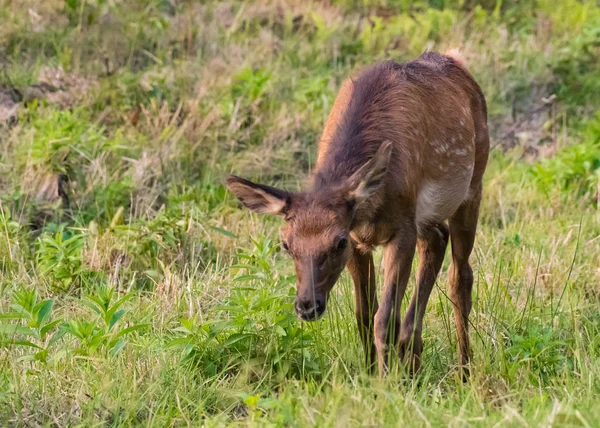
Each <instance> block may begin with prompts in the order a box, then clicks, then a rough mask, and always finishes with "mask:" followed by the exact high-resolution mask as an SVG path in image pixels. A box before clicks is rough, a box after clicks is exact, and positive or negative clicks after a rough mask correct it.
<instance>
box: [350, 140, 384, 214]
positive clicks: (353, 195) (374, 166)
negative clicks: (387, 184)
mask: <svg viewBox="0 0 600 428" xmlns="http://www.w3.org/2000/svg"><path fill="white" fill-rule="evenodd" d="M391 153H392V143H391V142H389V141H384V142H383V144H381V146H379V149H378V150H377V152H376V153H375V156H373V158H372V159H371V160H369V161H368V162H367V163H365V164H364V165H363V166H361V167H360V168H359V169H358V171H356V172H355V173H354V174H352V177H350V178H349V179H348V196H349V199H350V200H351V201H353V202H354V204H356V205H357V204H360V203H361V202H362V201H364V200H365V199H367V198H368V197H370V196H371V195H372V194H373V193H375V192H376V191H377V189H379V186H380V185H381V182H382V181H383V177H384V176H385V173H386V172H387V167H388V164H389V161H390V155H391Z"/></svg>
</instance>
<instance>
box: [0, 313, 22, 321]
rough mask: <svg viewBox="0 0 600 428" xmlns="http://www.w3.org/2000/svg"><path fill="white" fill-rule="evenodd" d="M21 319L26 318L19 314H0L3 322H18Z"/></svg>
mask: <svg viewBox="0 0 600 428" xmlns="http://www.w3.org/2000/svg"><path fill="white" fill-rule="evenodd" d="M23 318H27V316H26V315H24V314H23V313H21V312H6V313H4V314H0V319H4V320H18V319H23Z"/></svg>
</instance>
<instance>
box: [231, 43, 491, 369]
mask: <svg viewBox="0 0 600 428" xmlns="http://www.w3.org/2000/svg"><path fill="white" fill-rule="evenodd" d="M488 152H489V139H488V131H487V109H486V102H485V98H484V96H483V93H482V91H481V89H480V87H479V85H478V84H477V83H476V82H475V80H474V79H473V77H472V76H471V74H470V73H469V72H468V71H467V70H466V68H465V66H464V64H463V63H462V61H461V60H460V58H459V57H458V56H457V55H456V54H453V53H450V54H448V55H441V54H439V53H435V52H428V53H425V54H423V55H422V56H420V57H419V58H418V59H417V60H415V61H411V62H409V63H406V64H397V63H395V62H391V61H389V62H383V63H380V64H377V65H374V66H372V67H370V68H367V69H366V70H364V71H363V72H361V73H359V74H358V75H357V76H355V77H353V78H350V79H348V80H347V81H345V82H344V83H343V85H342V88H341V90H340V93H339V95H338V97H337V99H336V101H335V103H334V106H333V109H332V111H331V113H330V115H329V118H328V119H327V123H326V124H325V129H324V131H323V135H322V137H321V140H320V143H319V151H318V156H317V162H316V166H315V169H314V172H313V174H312V177H311V180H310V183H309V186H308V187H307V189H306V190H305V191H303V192H298V193H291V192H287V191H285V190H280V189H277V188H274V187H271V186H266V185H261V184H256V183H253V182H250V181H248V180H245V179H243V178H239V177H235V176H230V177H229V178H228V180H227V184H228V186H229V189H230V190H231V191H232V192H233V194H234V195H235V196H236V197H237V198H238V199H239V200H240V201H241V202H242V203H243V204H244V205H246V206H247V207H248V208H250V209H252V210H254V211H257V212H259V213H266V214H277V215H281V216H283V217H284V218H285V221H286V225H285V227H284V228H283V229H282V245H283V247H284V248H285V250H286V251H287V252H288V253H289V254H290V255H291V256H292V258H293V260H294V264H295V268H296V274H297V278H298V283H297V294H296V301H295V309H296V312H297V314H298V316H299V317H300V318H302V319H303V320H306V321H312V320H316V319H318V318H319V317H320V316H321V315H322V314H323V312H324V311H325V308H326V306H327V301H328V300H329V298H330V295H331V290H332V288H333V286H334V285H335V283H336V281H337V279H338V278H339V276H340V274H341V272H342V270H343V269H344V267H345V266H347V267H348V270H349V272H350V275H351V276H352V279H353V281H354V285H355V299H356V318H357V321H358V328H359V333H360V336H361V340H362V342H363V345H364V348H365V354H366V360H367V364H368V365H369V367H370V368H374V367H375V366H376V365H377V366H378V368H379V373H380V375H383V374H385V373H386V372H387V371H388V367H389V359H390V357H391V354H392V350H393V351H394V352H397V353H398V355H399V356H400V358H401V359H402V360H404V361H405V363H406V364H408V367H409V370H411V371H414V370H417V369H418V368H419V366H420V364H421V353H422V350H423V344H422V339H421V337H422V335H421V333H422V327H423V316H424V314H425V309H426V305H427V301H428V299H429V296H430V294H431V290H432V288H433V285H434V283H435V280H436V277H437V275H438V273H439V271H440V268H441V266H442V262H443V259H444V254H445V251H446V246H447V244H448V241H449V240H450V241H451V242H452V263H451V266H450V269H449V272H448V277H449V285H450V292H449V296H450V299H451V301H452V304H453V307H454V317H455V323H456V328H457V335H458V355H459V365H460V367H461V369H462V373H463V375H464V376H466V375H468V362H469V355H470V349H469V337H468V327H469V325H468V324H469V312H470V311H471V305H472V297H471V295H472V288H473V273H472V270H471V266H470V265H469V256H470V254H471V250H472V249H473V241H474V239H475V230H476V228H477V220H478V215H479V203H480V200H481V191H482V177H483V174H484V171H485V168H486V164H487V159H488ZM379 245H381V246H383V247H384V257H383V259H384V281H383V282H384V284H383V290H382V293H381V298H380V303H378V299H377V293H376V287H375V267H374V265H373V257H372V251H373V249H374V248H375V247H376V246H379ZM415 250H416V252H418V256H419V264H418V270H417V274H416V278H417V281H416V289H415V290H414V293H413V296H412V299H411V301H410V304H409V307H408V310H407V313H406V315H405V316H404V319H403V320H402V319H401V316H400V306H401V301H402V299H403V297H404V293H405V290H406V285H407V282H408V279H409V276H410V270H411V264H412V260H413V257H414V254H415Z"/></svg>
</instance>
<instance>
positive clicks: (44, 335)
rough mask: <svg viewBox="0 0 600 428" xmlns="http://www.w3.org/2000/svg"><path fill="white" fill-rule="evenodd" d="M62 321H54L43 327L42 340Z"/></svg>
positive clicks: (41, 331) (41, 330)
mask: <svg viewBox="0 0 600 428" xmlns="http://www.w3.org/2000/svg"><path fill="white" fill-rule="evenodd" d="M61 321H62V320H54V321H52V322H49V323H48V324H46V325H45V326H43V327H42V328H41V329H40V337H41V338H42V340H44V339H45V337H46V334H48V332H49V331H50V330H52V329H53V328H54V326H56V325H57V324H58V323H60V322H61Z"/></svg>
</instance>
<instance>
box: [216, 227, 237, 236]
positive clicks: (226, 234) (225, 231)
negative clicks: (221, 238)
mask: <svg viewBox="0 0 600 428" xmlns="http://www.w3.org/2000/svg"><path fill="white" fill-rule="evenodd" d="M209 227H210V228H211V229H212V230H214V231H215V232H219V233H221V234H223V235H225V236H227V237H229V238H236V239H237V238H238V236H237V235H236V234H235V233H231V232H230V231H228V230H225V229H223V228H220V227H217V226H209Z"/></svg>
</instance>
